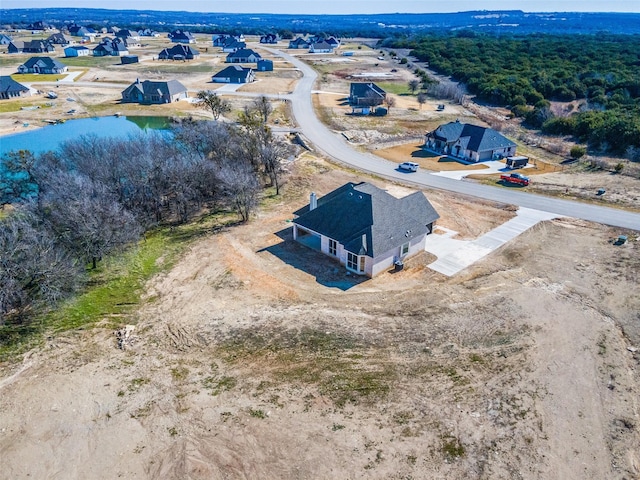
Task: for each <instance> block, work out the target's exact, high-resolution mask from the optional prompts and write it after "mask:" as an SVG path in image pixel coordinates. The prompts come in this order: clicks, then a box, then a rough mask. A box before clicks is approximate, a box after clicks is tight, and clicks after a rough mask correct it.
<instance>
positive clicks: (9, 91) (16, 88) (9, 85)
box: [0, 75, 31, 100]
mask: <svg viewBox="0 0 640 480" xmlns="http://www.w3.org/2000/svg"><path fill="white" fill-rule="evenodd" d="M29 95H31V91H30V90H29V87H25V86H24V85H22V84H21V83H18V82H16V81H15V80H14V79H13V78H11V77H10V76H8V75H7V76H4V75H3V76H1V77H0V99H2V100H6V99H8V98H15V97H21V96H29Z"/></svg>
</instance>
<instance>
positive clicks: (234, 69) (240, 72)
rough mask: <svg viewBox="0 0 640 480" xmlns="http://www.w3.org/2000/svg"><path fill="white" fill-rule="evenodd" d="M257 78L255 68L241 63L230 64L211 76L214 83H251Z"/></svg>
mask: <svg viewBox="0 0 640 480" xmlns="http://www.w3.org/2000/svg"><path fill="white" fill-rule="evenodd" d="M255 79H256V76H255V73H254V72H253V69H251V68H246V67H241V66H240V65H230V66H228V67H227V68H225V69H224V70H221V71H219V72H218V73H216V74H215V75H214V76H213V77H211V81H212V82H214V83H251V82H253V81H254V80H255Z"/></svg>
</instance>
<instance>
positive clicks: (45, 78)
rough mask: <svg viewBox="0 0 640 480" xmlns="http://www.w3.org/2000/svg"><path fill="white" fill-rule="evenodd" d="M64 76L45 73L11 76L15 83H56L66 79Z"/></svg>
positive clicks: (15, 74)
mask: <svg viewBox="0 0 640 480" xmlns="http://www.w3.org/2000/svg"><path fill="white" fill-rule="evenodd" d="M66 76H67V75H66V74H63V75H59V74H47V73H14V74H13V75H11V78H13V79H14V80H15V81H16V82H18V83H22V82H57V81H58V80H62V79H63V78H66Z"/></svg>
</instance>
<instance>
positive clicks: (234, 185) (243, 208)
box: [218, 161, 260, 222]
mask: <svg viewBox="0 0 640 480" xmlns="http://www.w3.org/2000/svg"><path fill="white" fill-rule="evenodd" d="M218 178H219V180H220V182H221V183H222V184H223V185H224V193H225V197H226V198H227V200H228V201H229V202H230V203H231V205H232V207H233V208H234V210H235V211H236V212H238V215H240V219H241V220H242V221H243V222H247V221H248V220H249V217H250V216H251V213H252V212H253V211H254V210H255V208H256V207H257V206H258V192H259V191H260V184H259V182H258V178H257V177H256V173H255V170H254V169H253V167H252V166H251V164H250V163H249V162H247V161H244V162H243V161H230V162H228V163H227V164H226V165H224V166H223V167H222V168H221V169H220V172H219V174H218Z"/></svg>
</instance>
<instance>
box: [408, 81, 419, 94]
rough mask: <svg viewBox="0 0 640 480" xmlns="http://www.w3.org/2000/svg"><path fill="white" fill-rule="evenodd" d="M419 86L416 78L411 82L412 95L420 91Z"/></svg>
mask: <svg viewBox="0 0 640 480" xmlns="http://www.w3.org/2000/svg"><path fill="white" fill-rule="evenodd" d="M419 86H420V81H419V80H416V79H415V78H414V79H413V80H409V90H410V91H411V93H416V90H418V87H419Z"/></svg>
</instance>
